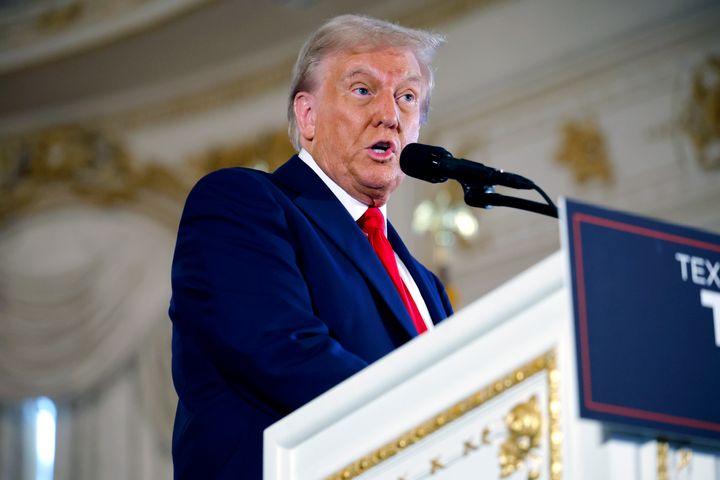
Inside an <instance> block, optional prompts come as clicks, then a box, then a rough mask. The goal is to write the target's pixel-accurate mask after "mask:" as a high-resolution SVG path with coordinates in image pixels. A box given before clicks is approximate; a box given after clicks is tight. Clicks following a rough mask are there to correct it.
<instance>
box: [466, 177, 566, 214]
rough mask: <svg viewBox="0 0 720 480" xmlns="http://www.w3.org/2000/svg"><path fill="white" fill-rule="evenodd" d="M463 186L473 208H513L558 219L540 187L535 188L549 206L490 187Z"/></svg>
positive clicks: (467, 199)
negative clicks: (503, 193)
mask: <svg viewBox="0 0 720 480" xmlns="http://www.w3.org/2000/svg"><path fill="white" fill-rule="evenodd" d="M461 185H462V187H463V192H464V193H465V203H466V204H468V205H470V206H471V207H479V208H489V207H511V208H517V209H520V210H525V211H528V212H534V213H539V214H541V215H547V216H548V217H553V218H558V209H557V207H556V206H555V204H554V203H552V200H550V198H549V197H548V196H547V195H546V194H545V192H543V191H542V190H541V189H540V187H537V186H535V189H536V190H538V191H539V192H540V194H541V195H542V196H543V197H544V198H545V199H546V200H547V202H548V203H547V204H545V203H540V202H535V201H532V200H527V199H524V198H517V197H511V196H508V195H502V194H500V193H495V191H494V188H493V187H491V186H488V185H477V184H474V185H471V184H468V183H461Z"/></svg>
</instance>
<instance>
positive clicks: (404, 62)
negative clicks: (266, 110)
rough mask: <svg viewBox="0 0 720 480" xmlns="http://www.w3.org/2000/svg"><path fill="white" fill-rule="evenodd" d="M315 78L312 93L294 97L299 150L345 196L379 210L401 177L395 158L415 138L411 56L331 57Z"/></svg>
mask: <svg viewBox="0 0 720 480" xmlns="http://www.w3.org/2000/svg"><path fill="white" fill-rule="evenodd" d="M315 75H316V77H315V78H316V79H317V81H318V87H317V88H316V89H315V91H313V92H300V93H298V95H297V96H296V97H295V114H296V117H297V119H298V126H299V129H300V132H301V136H302V144H303V147H304V148H305V149H307V150H308V151H309V152H310V153H311V154H312V156H313V158H314V159H315V161H316V162H317V163H318V165H319V166H320V168H321V169H322V170H323V171H324V172H325V173H326V174H327V175H328V176H329V177H330V178H332V179H333V180H334V181H335V182H336V183H337V184H338V185H340V186H341V187H342V188H343V189H344V190H345V191H346V192H348V193H349V194H350V195H351V196H353V197H354V198H356V199H357V200H359V201H361V202H363V203H365V204H367V205H375V206H381V205H383V204H385V203H386V202H387V200H388V198H389V196H390V194H391V193H392V192H393V191H394V190H395V189H396V188H397V186H398V185H399V184H400V181H401V180H402V179H403V177H404V174H403V173H402V171H401V170H400V162H399V159H400V151H401V150H402V148H403V147H404V146H405V145H406V144H408V143H412V142H416V141H417V139H418V135H419V132H420V105H421V102H422V99H423V98H424V95H426V94H427V92H426V86H425V85H426V84H425V81H424V79H423V78H422V74H421V70H420V65H419V64H418V61H417V59H416V58H415V55H414V54H413V53H412V52H410V51H409V50H407V49H404V48H382V49H376V50H371V51H361V52H338V53H334V54H332V55H330V56H328V57H327V58H325V59H324V60H323V62H322V63H321V64H320V65H319V67H318V69H317V70H316V72H315Z"/></svg>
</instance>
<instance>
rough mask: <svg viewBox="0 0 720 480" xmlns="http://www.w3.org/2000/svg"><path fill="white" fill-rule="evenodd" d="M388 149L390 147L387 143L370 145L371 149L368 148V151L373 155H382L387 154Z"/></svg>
mask: <svg viewBox="0 0 720 480" xmlns="http://www.w3.org/2000/svg"><path fill="white" fill-rule="evenodd" d="M390 147H391V145H390V143H389V142H377V143H374V144H373V145H372V147H370V149H371V150H372V151H373V152H375V153H380V154H383V153H385V152H387V151H388V150H390Z"/></svg>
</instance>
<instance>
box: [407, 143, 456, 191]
mask: <svg viewBox="0 0 720 480" xmlns="http://www.w3.org/2000/svg"><path fill="white" fill-rule="evenodd" d="M448 158H453V156H452V154H451V153H450V152H448V151H447V150H445V149H444V148H442V147H435V146H432V145H423V144H422V143H410V144H408V145H405V148H403V150H402V153H401V154H400V168H401V169H402V171H403V172H405V174H406V175H409V176H411V177H414V178H419V179H420V180H425V181H426V182H431V183H441V182H444V181H446V180H447V179H448V177H447V176H446V175H444V174H443V168H442V163H441V162H442V160H444V159H448Z"/></svg>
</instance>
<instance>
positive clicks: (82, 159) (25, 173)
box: [0, 125, 294, 226]
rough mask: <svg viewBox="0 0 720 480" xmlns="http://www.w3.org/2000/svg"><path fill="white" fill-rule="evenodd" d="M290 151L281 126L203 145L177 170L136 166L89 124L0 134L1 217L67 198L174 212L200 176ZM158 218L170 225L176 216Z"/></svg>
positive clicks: (267, 165) (264, 164)
mask: <svg viewBox="0 0 720 480" xmlns="http://www.w3.org/2000/svg"><path fill="white" fill-rule="evenodd" d="M292 153H294V151H293V149H292V146H291V145H290V141H289V140H288V138H287V133H286V132H285V131H275V132H268V133H264V134H262V135H259V136H257V137H255V138H254V139H250V140H248V141H246V142H242V143H239V144H237V145H231V146H227V147H215V148H212V149H209V150H207V151H206V152H203V153H201V154H198V155H195V156H192V157H190V158H189V159H187V160H186V161H185V162H182V163H181V164H179V165H178V167H177V168H169V167H166V166H163V165H158V164H153V163H142V162H140V161H138V159H136V158H134V157H133V156H132V155H131V154H130V152H129V151H128V150H127V148H126V146H125V144H124V142H123V141H122V140H121V139H120V138H119V137H118V136H117V135H113V134H111V133H109V132H107V131H103V130H101V129H98V128H93V127H89V126H83V125H67V126H63V127H56V128H50V129H46V130H42V131H38V132H34V133H31V134H27V135H22V136H16V137H11V138H5V139H1V140H0V198H2V202H1V203H0V222H2V221H3V220H6V219H8V218H9V217H11V216H15V215H21V214H23V213H25V212H27V211H32V210H35V209H42V208H47V207H51V206H55V205H57V204H58V202H67V201H72V200H75V201H79V202H84V203H90V204H95V205H99V206H111V205H118V204H122V205H132V204H137V203H146V204H147V202H148V201H149V196H154V197H157V198H162V199H163V201H164V203H166V204H169V205H172V206H175V209H176V210H179V207H180V206H181V205H182V202H183V200H184V198H185V196H186V195H187V193H188V191H189V190H190V188H191V186H192V185H193V184H194V182H195V181H197V179H199V178H200V177H201V176H203V175H204V174H206V173H208V172H210V171H213V170H217V169H218V168H225V167H232V166H247V167H252V168H262V169H265V170H270V169H274V168H275V167H277V166H278V165H279V164H280V163H281V162H282V161H284V160H286V159H287V158H288V157H289V156H290V155H292ZM140 210H141V211H142V210H143V209H140ZM146 213H150V214H152V212H151V211H146ZM156 213H157V214H156V215H155V216H156V217H158V216H160V217H162V215H167V211H164V212H163V213H162V214H159V212H156ZM165 220H166V221H167V222H169V223H170V224H171V225H172V226H176V224H177V218H176V215H175V216H173V217H172V218H171V219H165Z"/></svg>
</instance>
